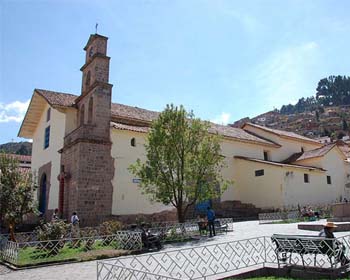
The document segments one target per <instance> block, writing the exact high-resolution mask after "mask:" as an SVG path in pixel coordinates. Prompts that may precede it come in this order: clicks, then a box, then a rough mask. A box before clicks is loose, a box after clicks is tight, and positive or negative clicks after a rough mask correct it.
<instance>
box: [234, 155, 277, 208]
mask: <svg viewBox="0 0 350 280" xmlns="http://www.w3.org/2000/svg"><path fill="white" fill-rule="evenodd" d="M234 161H235V169H236V170H237V176H236V181H235V183H236V184H235V188H237V190H238V193H239V195H238V197H239V199H238V200H241V201H242V202H243V203H252V204H254V205H255V206H257V207H261V208H270V207H275V208H281V207H282V206H283V168H281V167H274V166H271V165H268V164H263V163H257V162H251V161H246V160H241V159H235V160H234ZM261 169H263V170H264V175H263V176H258V177H256V176H255V171H256V170H261Z"/></svg>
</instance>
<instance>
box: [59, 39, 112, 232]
mask: <svg viewBox="0 0 350 280" xmlns="http://www.w3.org/2000/svg"><path fill="white" fill-rule="evenodd" d="M107 40H108V38H107V37H105V36H102V35H99V34H92V35H90V37H89V40H88V42H87V44H86V46H85V47H84V51H85V64H84V65H83V66H82V67H81V69H80V70H81V71H82V86H81V95H80V96H79V97H78V98H77V99H76V100H75V106H76V108H77V118H76V120H77V121H76V125H75V126H76V129H75V130H73V131H72V132H71V133H69V134H68V135H66V136H65V139H64V147H63V149H62V157H61V162H62V166H63V169H64V173H65V178H64V196H63V197H64V199H63V200H64V202H63V216H64V217H65V218H69V217H70V215H71V214H72V212H74V211H76V212H77V214H78V216H79V218H80V220H81V224H82V225H85V226H90V225H97V224H98V223H100V222H101V221H103V220H105V219H107V218H108V217H109V216H110V215H111V211H112V195H113V187H112V182H111V181H112V179H113V176H114V161H113V159H112V157H111V139H110V121H111V100H112V85H111V84H109V61H110V57H108V56H107Z"/></svg>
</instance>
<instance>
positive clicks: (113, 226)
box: [100, 221, 123, 246]
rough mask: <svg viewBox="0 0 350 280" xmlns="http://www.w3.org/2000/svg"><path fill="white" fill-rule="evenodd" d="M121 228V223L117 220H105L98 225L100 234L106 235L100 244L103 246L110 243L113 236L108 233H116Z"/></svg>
mask: <svg viewBox="0 0 350 280" xmlns="http://www.w3.org/2000/svg"><path fill="white" fill-rule="evenodd" d="M122 228H123V225H122V223H121V222H118V221H106V222H104V223H102V224H101V226H100V234H101V235H102V236H106V237H105V238H104V239H103V242H102V244H103V245H104V246H107V245H110V244H111V243H112V241H113V240H114V238H113V237H111V236H110V235H113V234H116V233H117V232H118V231H119V230H121V229H122Z"/></svg>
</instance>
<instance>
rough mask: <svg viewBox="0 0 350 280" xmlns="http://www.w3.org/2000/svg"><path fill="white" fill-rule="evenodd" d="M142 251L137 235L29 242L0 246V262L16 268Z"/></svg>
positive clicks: (135, 233) (126, 233) (125, 232)
mask: <svg viewBox="0 0 350 280" xmlns="http://www.w3.org/2000/svg"><path fill="white" fill-rule="evenodd" d="M141 249H142V242H141V234H140V233H139V232H130V231H119V232H117V234H114V235H107V236H93V237H82V238H63V239H60V240H47V241H31V242H21V243H17V242H12V241H8V240H7V241H6V242H2V246H1V258H2V260H3V261H4V262H6V263H9V264H11V265H14V266H16V267H23V266H33V265H39V264H48V263H57V262H65V261H83V260H92V259H101V258H106V257H116V256H121V255H127V254H129V253H130V252H133V251H139V250H141Z"/></svg>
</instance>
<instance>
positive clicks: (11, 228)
mask: <svg viewBox="0 0 350 280" xmlns="http://www.w3.org/2000/svg"><path fill="white" fill-rule="evenodd" d="M9 229H10V240H11V241H13V242H16V238H15V224H14V223H10V225H9Z"/></svg>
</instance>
